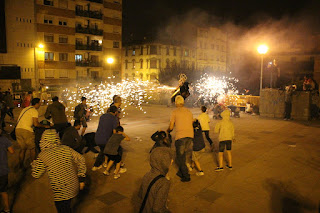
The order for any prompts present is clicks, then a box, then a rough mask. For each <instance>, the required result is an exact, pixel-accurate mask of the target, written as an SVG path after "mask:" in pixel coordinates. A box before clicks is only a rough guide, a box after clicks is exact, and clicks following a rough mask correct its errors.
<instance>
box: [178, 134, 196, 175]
mask: <svg viewBox="0 0 320 213" xmlns="http://www.w3.org/2000/svg"><path fill="white" fill-rule="evenodd" d="M175 144H176V157H177V159H176V162H177V165H178V167H179V170H178V173H177V175H178V176H180V177H181V179H189V178H190V175H189V172H188V168H187V165H186V152H187V151H188V150H189V149H190V146H191V144H192V138H180V139H179V140H176V143H175Z"/></svg>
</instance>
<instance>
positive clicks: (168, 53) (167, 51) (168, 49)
mask: <svg viewBox="0 0 320 213" xmlns="http://www.w3.org/2000/svg"><path fill="white" fill-rule="evenodd" d="M166 54H167V55H170V48H169V47H167V50H166Z"/></svg>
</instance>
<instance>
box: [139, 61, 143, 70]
mask: <svg viewBox="0 0 320 213" xmlns="http://www.w3.org/2000/svg"><path fill="white" fill-rule="evenodd" d="M140 69H143V60H142V59H141V60H140Z"/></svg>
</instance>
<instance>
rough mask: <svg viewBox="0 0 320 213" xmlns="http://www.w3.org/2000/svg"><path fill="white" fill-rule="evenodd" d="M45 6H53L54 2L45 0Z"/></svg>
mask: <svg viewBox="0 0 320 213" xmlns="http://www.w3.org/2000/svg"><path fill="white" fill-rule="evenodd" d="M43 4H44V5H47V6H53V0H43Z"/></svg>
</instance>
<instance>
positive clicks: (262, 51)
mask: <svg viewBox="0 0 320 213" xmlns="http://www.w3.org/2000/svg"><path fill="white" fill-rule="evenodd" d="M257 50H258V53H260V54H266V53H267V52H268V50H269V47H268V46H267V45H265V44H261V45H260V46H259V47H258V49H257Z"/></svg>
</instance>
